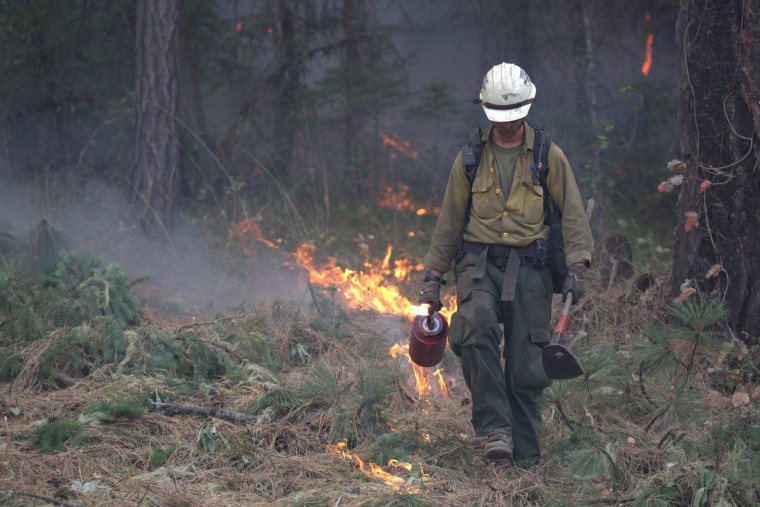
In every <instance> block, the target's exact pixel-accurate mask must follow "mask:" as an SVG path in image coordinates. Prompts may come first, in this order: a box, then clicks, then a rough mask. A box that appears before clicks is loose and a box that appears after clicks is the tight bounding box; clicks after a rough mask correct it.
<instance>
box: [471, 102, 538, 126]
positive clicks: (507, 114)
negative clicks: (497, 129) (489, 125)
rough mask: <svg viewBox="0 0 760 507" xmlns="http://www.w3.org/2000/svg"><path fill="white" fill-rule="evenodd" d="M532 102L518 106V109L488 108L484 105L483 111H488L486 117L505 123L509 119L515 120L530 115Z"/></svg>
mask: <svg viewBox="0 0 760 507" xmlns="http://www.w3.org/2000/svg"><path fill="white" fill-rule="evenodd" d="M530 106H531V105H530V104H526V105H524V106H522V107H518V108H517V109H506V110H505V109H488V108H487V107H486V106H482V107H483V111H485V113H486V117H487V118H488V119H489V120H491V121H495V122H497V123H503V122H507V121H515V120H519V119H521V118H525V117H526V116H528V111H529V110H530Z"/></svg>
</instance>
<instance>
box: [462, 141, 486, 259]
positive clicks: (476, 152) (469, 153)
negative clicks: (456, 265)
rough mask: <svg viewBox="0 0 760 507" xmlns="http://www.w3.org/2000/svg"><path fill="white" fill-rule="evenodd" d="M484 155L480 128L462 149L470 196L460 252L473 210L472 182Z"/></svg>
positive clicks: (465, 214) (465, 213)
mask: <svg viewBox="0 0 760 507" xmlns="http://www.w3.org/2000/svg"><path fill="white" fill-rule="evenodd" d="M482 154H483V130H482V129H481V128H480V127H478V128H477V129H475V131H474V132H473V133H472V134H470V135H469V136H467V142H466V143H465V145H464V146H463V147H462V164H463V165H464V173H465V175H466V176H467V181H468V182H469V183H470V195H469V197H468V198H467V209H466V210H465V212H464V225H463V226H462V234H461V235H460V237H459V250H461V249H462V243H463V242H464V231H465V230H466V229H467V225H468V224H469V223H470V211H471V210H472V182H473V181H475V174H476V173H477V172H478V166H479V165H480V156H481V155H482Z"/></svg>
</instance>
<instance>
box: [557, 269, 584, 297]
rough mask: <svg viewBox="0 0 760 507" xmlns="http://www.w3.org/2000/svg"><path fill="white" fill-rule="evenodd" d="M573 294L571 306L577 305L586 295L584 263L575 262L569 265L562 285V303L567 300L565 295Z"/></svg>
mask: <svg viewBox="0 0 760 507" xmlns="http://www.w3.org/2000/svg"><path fill="white" fill-rule="evenodd" d="M568 292H572V293H573V304H575V303H577V302H578V301H580V300H581V298H582V297H583V294H585V293H586V263H584V262H576V263H575V264H572V265H570V267H569V268H568V271H567V276H566V277H565V283H563V284H562V301H564V300H565V299H566V298H567V293H568Z"/></svg>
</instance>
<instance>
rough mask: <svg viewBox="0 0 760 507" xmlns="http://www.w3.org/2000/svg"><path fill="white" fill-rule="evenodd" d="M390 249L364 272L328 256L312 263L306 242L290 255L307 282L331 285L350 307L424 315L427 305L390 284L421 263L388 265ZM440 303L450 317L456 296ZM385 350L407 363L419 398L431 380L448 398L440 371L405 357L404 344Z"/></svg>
mask: <svg viewBox="0 0 760 507" xmlns="http://www.w3.org/2000/svg"><path fill="white" fill-rule="evenodd" d="M392 251H393V249H392V246H390V245H389V246H388V249H387V251H386V254H385V257H384V258H383V260H382V261H381V262H379V263H372V262H371V261H370V260H369V258H367V259H365V261H364V267H365V268H366V270H367V271H366V272H363V271H355V270H352V269H348V268H342V267H340V266H338V265H337V261H336V260H335V259H334V258H332V257H328V259H327V263H326V264H324V265H322V266H316V265H315V262H314V257H315V254H316V248H315V247H314V245H310V244H308V243H304V244H302V245H301V246H299V247H298V249H297V250H296V251H295V253H294V256H295V258H296V260H297V261H298V264H299V265H300V266H301V267H303V268H304V269H305V270H306V271H308V273H309V280H310V282H311V283H313V284H316V285H319V286H322V287H334V288H335V290H336V292H337V293H338V294H339V295H340V296H341V297H342V298H343V300H344V301H345V303H346V305H348V306H349V307H350V308H354V309H361V310H365V309H369V310H375V311H378V312H381V313H390V314H393V315H399V316H406V317H409V316H414V315H427V314H428V306H427V305H414V304H412V302H411V301H409V300H408V299H407V298H405V297H404V296H403V295H402V294H401V293H400V292H399V289H398V288H397V287H396V286H395V285H393V284H392V283H391V282H392V281H393V280H395V281H399V282H402V281H407V280H408V279H409V277H410V276H411V274H412V273H414V272H419V271H421V270H422V269H423V267H422V265H421V264H416V265H414V264H412V263H410V262H408V261H405V260H403V259H402V260H397V261H396V262H394V263H393V265H392V264H391V261H390V259H391V254H392ZM391 266H393V267H391ZM391 279H393V280H391ZM444 302H445V306H444V308H443V309H442V310H441V314H442V315H444V316H445V317H446V318H447V319H449V320H450V317H451V313H453V311H454V310H455V309H456V298H455V297H454V296H453V295H449V294H447V295H445V296H444ZM389 353H390V354H391V356H392V357H399V356H405V357H406V359H407V361H408V362H409V364H411V366H412V371H413V373H414V379H415V386H416V389H417V393H418V395H419V398H420V399H422V398H425V397H428V396H430V395H432V394H433V388H432V384H433V383H435V384H436V385H437V386H438V392H439V393H440V394H441V396H443V397H448V389H447V388H446V383H445V381H444V379H443V375H442V373H441V372H440V370H438V371H437V372H433V371H429V369H427V368H423V367H421V366H418V365H417V364H416V363H414V361H412V359H411V357H409V344H408V343H406V344H403V345H402V344H396V345H394V346H393V347H391V350H390V351H389ZM433 376H436V377H437V380H434V379H432V377H433Z"/></svg>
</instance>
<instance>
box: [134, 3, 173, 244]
mask: <svg viewBox="0 0 760 507" xmlns="http://www.w3.org/2000/svg"><path fill="white" fill-rule="evenodd" d="M178 27H179V0H162V1H160V2H156V1H153V0H138V1H137V68H136V82H135V146H134V159H133V163H134V168H133V172H132V178H131V182H132V196H131V200H132V202H133V203H134V204H135V205H136V206H137V208H138V210H139V217H140V222H141V224H142V226H143V228H144V229H145V230H146V231H148V232H151V233H155V232H157V231H159V230H162V229H163V230H164V231H166V229H167V228H168V227H169V226H171V224H172V223H173V221H174V218H175V215H176V212H177V191H178V186H179V142H178V138H179V132H178V122H177V102H178V101H177V96H178V85H177V73H178V67H179V65H178V48H179V36H178Z"/></svg>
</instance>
